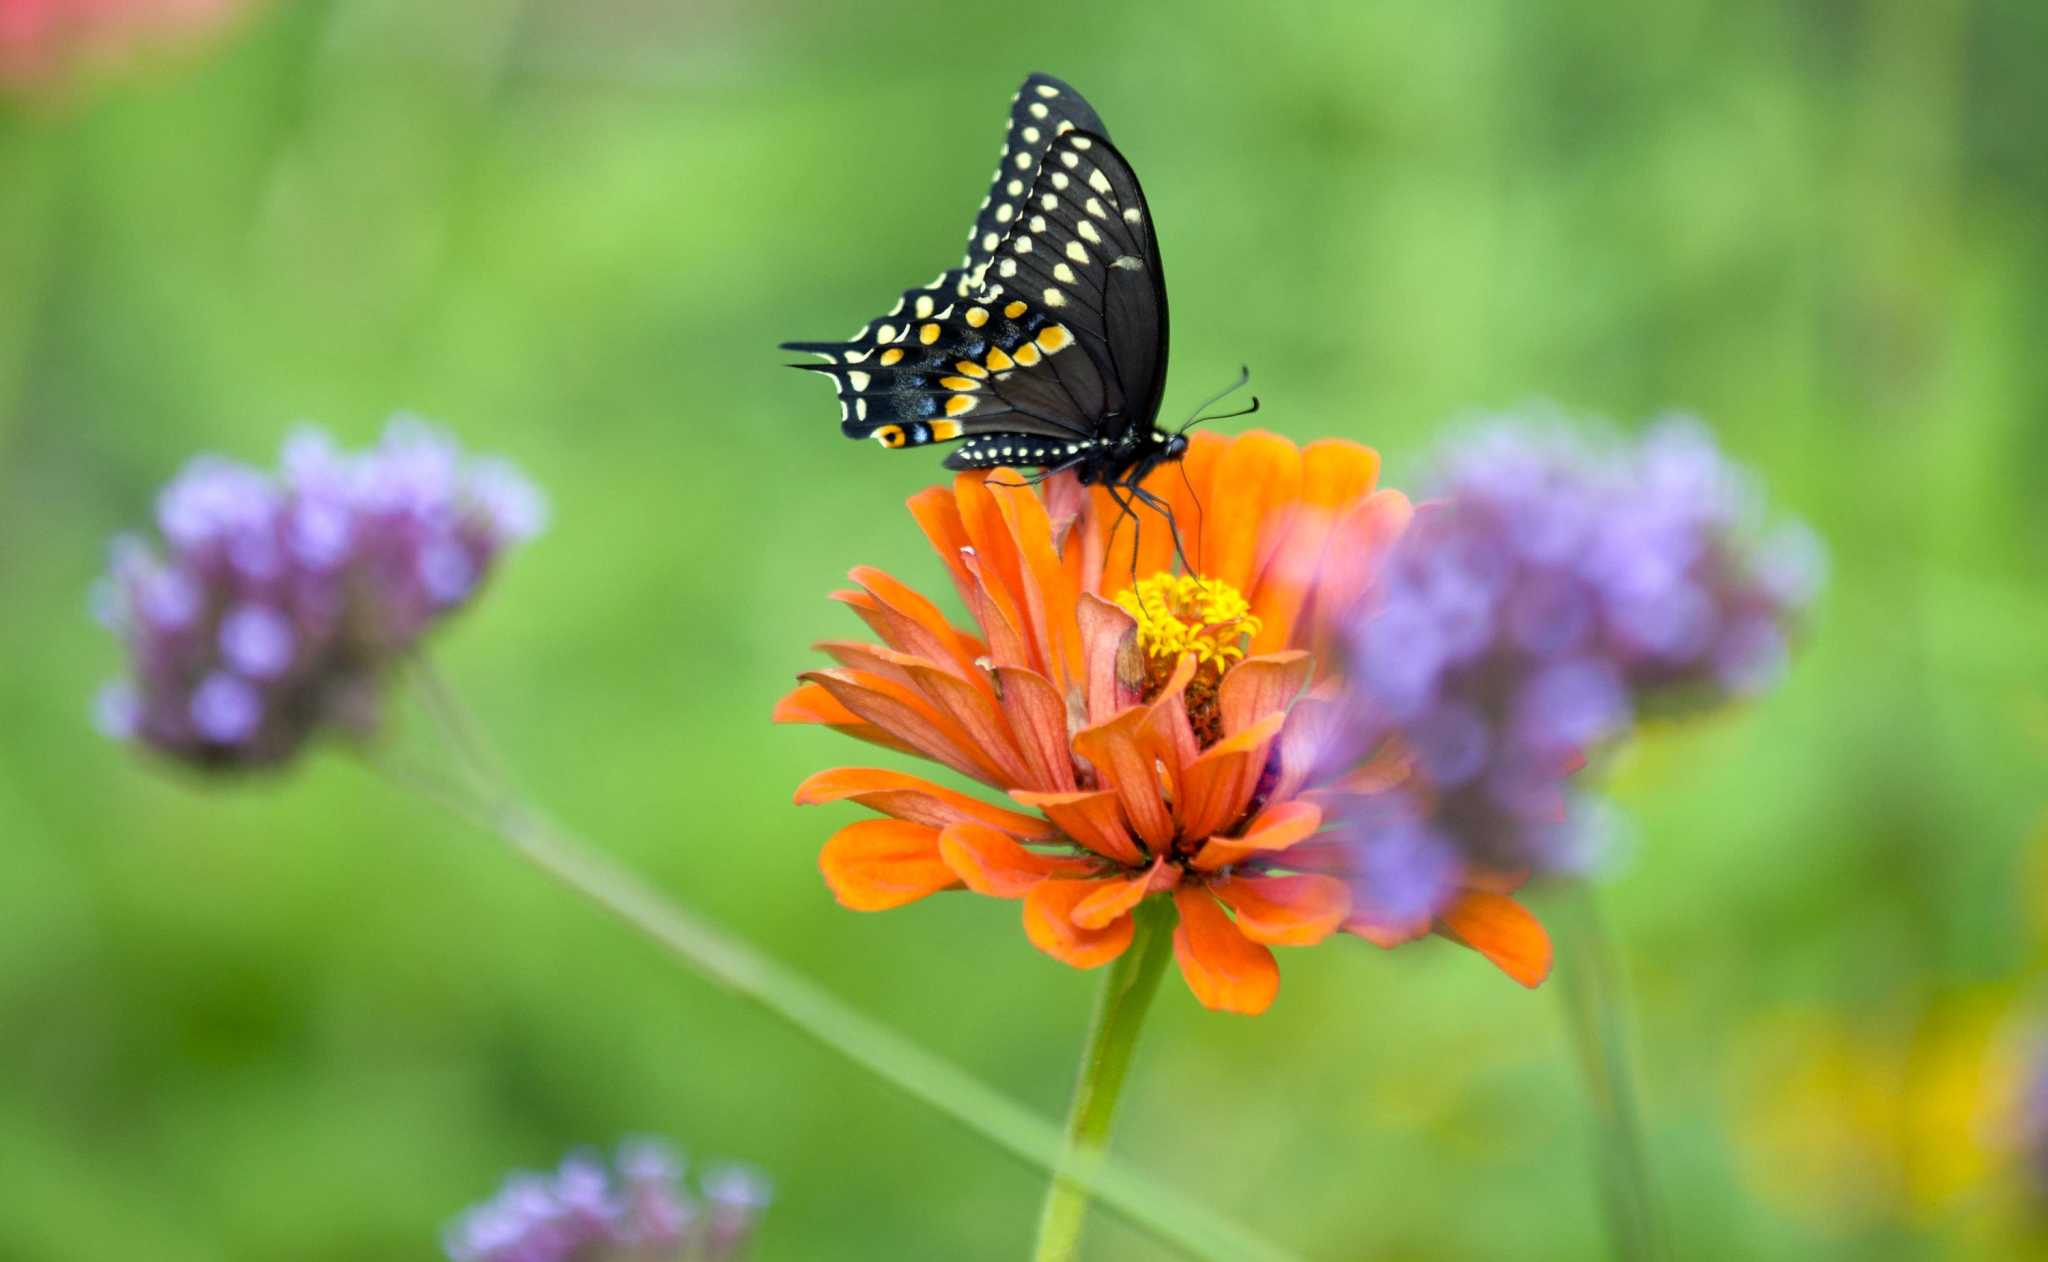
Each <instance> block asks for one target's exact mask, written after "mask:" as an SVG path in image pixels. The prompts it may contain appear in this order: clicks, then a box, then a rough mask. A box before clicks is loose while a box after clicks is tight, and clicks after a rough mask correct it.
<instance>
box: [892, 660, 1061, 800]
mask: <svg viewBox="0 0 2048 1262" xmlns="http://www.w3.org/2000/svg"><path fill="white" fill-rule="evenodd" d="M905 669H906V670H908V671H909V672H910V678H911V680H912V682H914V683H915V684H916V685H917V687H918V690H919V691H920V692H922V693H924V695H925V696H927V697H929V698H930V699H931V700H932V702H933V703H934V704H936V705H937V706H938V707H939V708H940V710H942V711H943V712H944V713H945V714H947V715H948V716H949V717H951V718H952V720H953V721H954V722H955V723H957V724H959V725H960V730H961V731H963V732H965V733H966V734H967V740H968V747H969V748H970V749H972V750H974V751H975V752H976V753H977V754H979V755H980V757H981V760H982V761H983V762H984V763H986V764H988V765H989V766H992V767H993V768H994V769H995V771H996V773H997V775H998V776H999V777H1000V779H999V781H998V783H1001V784H1003V785H1006V786H1007V785H1017V784H1026V783H1029V782H1030V780H1031V778H1032V777H1031V772H1030V769H1029V768H1027V767H1026V766H1025V764H1024V755H1023V754H1022V753H1020V752H1019V751H1018V749H1017V742H1016V741H1015V740H1014V739H1012V738H1011V736H1010V725H1009V723H1008V722H1006V721H1005V720H1004V718H1003V712H1002V710H1000V709H998V708H997V706H996V699H995V690H994V687H993V686H992V685H990V684H989V683H988V682H987V681H986V679H985V678H978V679H977V682H975V683H969V682H968V681H967V680H964V679H962V678H960V677H959V676H958V675H955V674H953V673H952V672H951V671H947V670H941V669H939V668H938V667H935V666H930V665H925V664H917V665H910V666H906V667H905ZM978 674H979V673H978V672H977V675H978Z"/></svg>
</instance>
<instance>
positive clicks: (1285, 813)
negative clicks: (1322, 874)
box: [1195, 802, 1323, 872]
mask: <svg viewBox="0 0 2048 1262" xmlns="http://www.w3.org/2000/svg"><path fill="white" fill-rule="evenodd" d="M1322 826H1323V813H1322V812H1321V811H1320V810H1318V809H1316V807H1315V806H1314V805H1313V804H1311V803H1308V802H1281V803H1278V804H1276V805H1273V806H1269V807H1267V808H1266V809H1265V810H1263V811H1260V812H1259V815H1258V818H1257V819H1254V820H1253V821H1252V822H1251V824H1250V825H1249V826H1248V827H1247V828H1246V829H1245V830H1244V835H1243V836H1241V837H1211V838H1209V840H1208V841H1207V842H1205V843H1203V845H1202V848H1201V850H1200V851H1198V852H1197V853H1196V855H1195V868H1196V870H1197V871H1201V872H1214V871H1216V870H1218V869H1219V868H1227V867H1229V866H1230V865H1231V864H1233V863H1238V862H1242V861H1243V860H1245V859H1247V858H1249V857H1250V856H1252V855H1255V854H1260V853H1268V854H1270V853H1273V852H1276V851H1281V850H1285V849H1287V848H1288V847H1289V846H1292V845H1294V844H1295V843H1296V842H1299V841H1302V840H1305V839H1306V838H1308V837H1311V836H1313V835H1314V834H1315V831H1316V829H1318V828H1321V827H1322ZM1290 866H1291V865H1290Z"/></svg>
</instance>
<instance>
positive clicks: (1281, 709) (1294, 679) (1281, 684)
mask: <svg viewBox="0 0 2048 1262" xmlns="http://www.w3.org/2000/svg"><path fill="white" fill-rule="evenodd" d="M1314 667H1315V662H1314V660H1313V659H1312V658H1310V657H1309V655H1308V654H1306V653H1303V652H1300V651H1299V650H1296V651H1292V652H1286V653H1269V654H1267V655H1266V656H1264V657H1247V658H1246V659H1244V660H1243V661H1241V662H1239V663H1238V664H1237V665H1235V666H1233V667H1231V668H1230V671H1229V673H1227V674H1225V675H1224V676H1223V682H1222V683H1221V684H1220V685H1218V686H1217V689H1216V703H1217V705H1218V706H1219V707H1220V708H1221V709H1222V711H1223V732H1224V734H1225V735H1226V736H1234V735H1236V734H1237V733H1239V732H1242V731H1244V730H1245V729H1246V728H1248V727H1250V726H1252V725H1253V724H1254V723H1257V722H1259V721H1260V720H1261V719H1264V718H1265V717H1266V716H1268V715H1271V714H1283V713H1285V712H1286V710H1287V708H1288V707H1289V706H1290V705H1292V704H1293V703H1294V699H1295V698H1296V697H1298V696H1300V695H1301V690H1302V689H1303V688H1304V687H1306V686H1307V684H1308V677H1309V673H1310V672H1311V671H1312V670H1313V669H1314Z"/></svg>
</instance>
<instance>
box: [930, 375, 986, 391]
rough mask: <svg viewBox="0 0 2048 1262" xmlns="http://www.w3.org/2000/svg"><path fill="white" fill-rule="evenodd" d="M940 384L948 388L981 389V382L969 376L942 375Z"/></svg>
mask: <svg viewBox="0 0 2048 1262" xmlns="http://www.w3.org/2000/svg"><path fill="white" fill-rule="evenodd" d="M939 384H940V385H941V386H944V387H945V388H946V389H948V390H979V389H981V383H980V382H979V381H975V380H973V379H971V378H968V377H941V378H939Z"/></svg>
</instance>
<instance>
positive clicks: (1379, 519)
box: [1294, 490, 1415, 660]
mask: <svg viewBox="0 0 2048 1262" xmlns="http://www.w3.org/2000/svg"><path fill="white" fill-rule="evenodd" d="M1414 515H1415V509H1414V506H1413V505H1411V504H1409V502H1408V497H1407V496H1405V495H1403V494H1401V493H1400V492H1399V491H1394V490H1385V491H1374V492H1373V493H1372V494H1371V495H1368V496H1366V497H1365V499H1364V501H1363V502H1362V503H1359V504H1358V505H1356V506H1355V507H1353V508H1352V509H1351V511H1350V512H1349V513H1347V514H1346V515H1345V516H1344V518H1343V519H1342V520H1340V521H1339V522H1338V523H1337V526H1336V529H1335V530H1333V531H1332V532H1331V534H1330V544H1329V549H1330V555H1332V556H1333V557H1339V558H1342V560H1343V564H1341V565H1331V566H1326V567H1325V568H1324V570H1323V572H1322V574H1321V575H1320V576H1319V578H1318V582H1317V586H1316V596H1315V601H1314V608H1313V609H1311V610H1310V611H1309V614H1310V618H1309V621H1310V624H1311V625H1310V626H1309V627H1307V628H1306V634H1304V629H1303V628H1300V627H1297V628H1296V630H1295V633H1294V642H1295V643H1296V644H1302V645H1304V646H1305V647H1306V648H1307V649H1308V650H1309V652H1311V653H1313V654H1315V655H1316V657H1317V658H1318V659H1321V660H1328V658H1329V656H1330V654H1331V652H1332V651H1334V650H1335V648H1336V638H1337V626H1336V623H1337V620H1338V619H1339V618H1340V617H1341V616H1343V615H1344V614H1345V613H1347V612H1349V611H1350V610H1351V609H1352V608H1354V607H1355V606H1356V605H1357V603H1358V600H1359V598H1360V597H1361V596H1363V595H1364V594H1365V589H1366V588H1367V587H1368V586H1370V585H1371V583H1372V581H1373V580H1374V579H1375V578H1377V577H1378V576H1379V570H1380V562H1381V561H1382V560H1384V559H1385V557H1386V555H1387V549H1389V548H1391V547H1392V546H1393V545H1394V541H1395V540H1397V539H1399V538H1400V537H1401V534H1402V532H1403V531H1405V530H1407V529H1408V521H1409V519H1410V518H1412V517H1413V516H1414Z"/></svg>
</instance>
